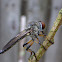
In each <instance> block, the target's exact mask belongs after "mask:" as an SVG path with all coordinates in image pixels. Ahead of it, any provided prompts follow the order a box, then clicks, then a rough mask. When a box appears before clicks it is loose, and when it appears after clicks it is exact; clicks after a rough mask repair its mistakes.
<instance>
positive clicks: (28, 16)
mask: <svg viewBox="0 0 62 62" xmlns="http://www.w3.org/2000/svg"><path fill="white" fill-rule="evenodd" d="M61 8H62V0H0V49H2V48H3V46H4V45H5V44H6V43H7V42H9V40H10V39H12V38H13V37H15V36H16V35H17V34H18V33H19V32H20V31H22V30H24V29H25V28H27V25H28V24H29V22H32V21H37V20H38V21H40V20H41V21H44V22H45V24H46V28H45V30H44V32H45V34H48V32H49V31H50V29H51V27H52V25H53V23H54V21H55V20H56V18H57V16H58V13H59V10H60V9H61ZM28 40H29V38H28V37H27V38H24V39H23V40H21V41H20V42H19V43H17V44H16V45H15V46H13V47H12V48H11V49H10V50H8V51H7V52H5V53H4V54H1V55H0V62H28V58H29V55H30V53H29V52H26V51H25V49H24V48H23V47H22V45H23V44H24V42H27V41H28ZM43 40H44V39H43V38H41V42H43ZM54 42H55V43H54V45H52V46H50V47H49V48H48V50H47V51H46V53H45V54H44V55H43V57H42V58H41V59H40V61H39V62H61V61H62V27H60V28H59V30H58V31H57V33H56V35H55V37H54ZM39 47H40V46H39V45H38V44H36V43H34V44H33V46H32V47H31V49H32V50H33V51H35V52H37V50H38V49H39Z"/></svg>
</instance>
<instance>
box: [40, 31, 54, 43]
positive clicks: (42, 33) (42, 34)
mask: <svg viewBox="0 0 62 62" xmlns="http://www.w3.org/2000/svg"><path fill="white" fill-rule="evenodd" d="M39 36H42V37H44V38H45V37H46V36H47V35H45V34H44V32H43V31H42V32H41V34H39ZM48 41H49V42H50V43H51V44H54V43H53V42H52V41H51V40H48Z"/></svg>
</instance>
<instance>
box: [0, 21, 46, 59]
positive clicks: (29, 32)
mask: <svg viewBox="0 0 62 62" xmlns="http://www.w3.org/2000/svg"><path fill="white" fill-rule="evenodd" d="M44 28H45V23H44V22H42V21H37V22H32V23H30V24H29V27H28V28H27V29H25V30H23V31H22V32H20V33H19V34H18V35H17V36H16V37H14V38H13V39H11V40H10V41H9V42H8V43H7V44H6V45H5V46H4V47H3V49H2V50H0V54H2V53H4V52H6V51H7V50H9V49H10V48H11V47H12V46H13V45H14V44H16V43H17V42H18V41H19V40H21V39H23V38H24V37H26V36H30V37H31V38H32V39H31V40H30V41H28V42H26V43H24V44H23V47H24V48H25V49H26V50H27V51H28V52H30V53H31V55H32V53H33V54H34V56H35V58H36V55H35V52H34V51H32V50H31V49H30V47H31V46H32V45H33V43H34V42H36V43H38V44H39V45H41V42H40V40H39V38H38V36H43V37H44V36H46V35H45V34H44V32H43V29H44ZM35 39H37V41H35ZM28 44H29V45H28ZM26 45H28V46H27V47H26ZM44 49H45V48H44ZM31 55H30V56H31ZM36 60H37V58H36Z"/></svg>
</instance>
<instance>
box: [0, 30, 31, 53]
mask: <svg viewBox="0 0 62 62" xmlns="http://www.w3.org/2000/svg"><path fill="white" fill-rule="evenodd" d="M30 31H31V30H30V29H27V30H24V31H22V32H20V33H19V34H18V35H17V36H16V37H14V38H13V39H11V40H10V41H9V42H8V43H7V44H6V45H5V46H4V47H3V49H2V50H0V54H2V53H4V52H5V51H7V50H8V49H10V48H11V47H12V46H13V45H14V44H16V43H17V42H18V41H19V40H21V39H23V38H24V37H26V36H27V34H28V33H29V32H30Z"/></svg>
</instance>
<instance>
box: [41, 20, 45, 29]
mask: <svg viewBox="0 0 62 62" xmlns="http://www.w3.org/2000/svg"><path fill="white" fill-rule="evenodd" d="M40 22H41V24H42V29H44V28H45V23H44V22H43V21H40Z"/></svg>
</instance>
